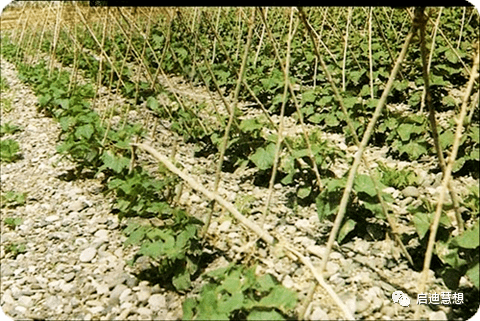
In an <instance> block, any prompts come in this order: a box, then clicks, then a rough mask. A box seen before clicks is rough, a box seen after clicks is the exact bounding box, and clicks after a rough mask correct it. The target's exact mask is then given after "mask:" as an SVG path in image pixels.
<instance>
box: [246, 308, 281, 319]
mask: <svg viewBox="0 0 480 321" xmlns="http://www.w3.org/2000/svg"><path fill="white" fill-rule="evenodd" d="M247 320H285V318H284V317H283V316H282V315H281V314H280V313H279V312H277V311H275V310H272V311H261V310H253V311H252V312H250V313H249V314H248V316H247Z"/></svg>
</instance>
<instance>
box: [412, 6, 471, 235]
mask: <svg viewBox="0 0 480 321" xmlns="http://www.w3.org/2000/svg"><path fill="white" fill-rule="evenodd" d="M419 10H420V11H421V16H422V17H423V9H419ZM426 22H427V21H426V19H425V18H422V19H421V20H420V55H421V57H422V69H423V70H422V72H423V82H424V84H425V86H424V90H425V100H426V103H427V108H428V120H429V122H430V130H431V131H432V137H433V145H434V147H435V151H436V153H437V157H438V161H439V163H440V168H441V169H442V172H443V174H444V175H445V160H444V159H443V151H442V147H441V146H440V142H439V138H438V131H437V122H436V119H435V109H434V108H433V105H432V94H431V92H430V80H429V70H428V67H429V66H427V57H426V56H427V49H426V46H425V24H426ZM432 47H433V44H432ZM448 190H449V192H450V195H451V197H452V202H453V208H454V210H455V218H456V221H457V226H458V229H459V231H460V232H463V229H464V226H463V219H462V214H461V213H460V209H459V207H460V206H459V202H458V198H457V195H456V194H455V191H454V190H453V188H452V186H451V184H450V183H448Z"/></svg>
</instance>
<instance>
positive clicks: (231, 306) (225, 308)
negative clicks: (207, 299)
mask: <svg viewBox="0 0 480 321" xmlns="http://www.w3.org/2000/svg"><path fill="white" fill-rule="evenodd" d="M222 299H223V300H221V301H220V302H218V310H219V311H222V312H225V313H227V314H230V313H231V312H233V311H235V310H240V309H241V308H242V307H243V300H244V296H243V293H242V292H241V291H239V292H235V293H233V294H232V295H228V294H225V295H223V298H222Z"/></svg>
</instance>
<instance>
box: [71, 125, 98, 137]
mask: <svg viewBox="0 0 480 321" xmlns="http://www.w3.org/2000/svg"><path fill="white" fill-rule="evenodd" d="M93 132H94V129H93V126H92V125H91V124H85V125H82V126H79V127H77V130H76V131H75V136H76V137H77V138H80V137H85V138H86V139H90V137H92V134H93Z"/></svg>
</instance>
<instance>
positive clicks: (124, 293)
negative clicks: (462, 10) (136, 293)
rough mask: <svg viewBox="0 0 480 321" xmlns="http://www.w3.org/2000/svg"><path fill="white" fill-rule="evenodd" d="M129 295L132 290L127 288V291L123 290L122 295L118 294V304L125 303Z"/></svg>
mask: <svg viewBox="0 0 480 321" xmlns="http://www.w3.org/2000/svg"><path fill="white" fill-rule="evenodd" d="M130 293H132V289H128V288H127V289H125V290H123V292H122V294H120V296H119V298H118V299H119V300H120V302H124V301H127V300H126V299H127V297H128V296H129V295H130Z"/></svg>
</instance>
